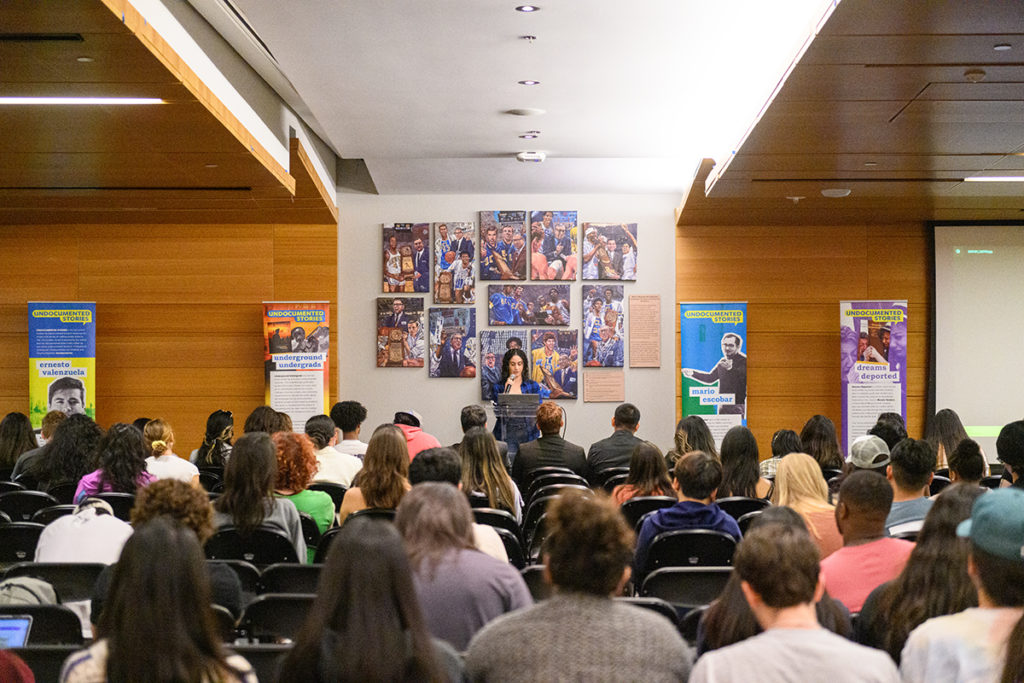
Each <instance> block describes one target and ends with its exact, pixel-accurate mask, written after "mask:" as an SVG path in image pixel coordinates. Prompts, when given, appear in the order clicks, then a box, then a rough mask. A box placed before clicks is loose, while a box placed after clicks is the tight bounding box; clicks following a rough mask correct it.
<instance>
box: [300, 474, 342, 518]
mask: <svg viewBox="0 0 1024 683" xmlns="http://www.w3.org/2000/svg"><path fill="white" fill-rule="evenodd" d="M308 488H309V490H311V491H323V492H324V493H326V494H327V495H329V496H330V497H331V500H333V501H334V511H335V512H337V511H338V510H340V509H341V504H342V502H343V501H344V500H345V492H346V491H348V489H347V488H346V487H344V486H342V485H341V484H336V483H334V482H331V481H314V482H313V483H312V484H310V485H309V486H308Z"/></svg>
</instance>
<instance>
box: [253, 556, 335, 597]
mask: <svg viewBox="0 0 1024 683" xmlns="http://www.w3.org/2000/svg"><path fill="white" fill-rule="evenodd" d="M323 568H324V566H323V565H322V564H284V563H282V564H272V565H270V566H269V567H267V568H266V569H264V570H263V573H262V574H261V575H260V583H259V592H260V593H316V589H317V585H318V584H319V583H320V572H321V570H322V569H323Z"/></svg>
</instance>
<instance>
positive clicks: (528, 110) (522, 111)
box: [505, 107, 547, 116]
mask: <svg viewBox="0 0 1024 683" xmlns="http://www.w3.org/2000/svg"><path fill="white" fill-rule="evenodd" d="M505 113H506V114H512V116H540V115H541V114H546V113H547V112H546V111H544V110H543V109H536V108H534V107H516V108H515V109H509V110H508V111H506V112H505Z"/></svg>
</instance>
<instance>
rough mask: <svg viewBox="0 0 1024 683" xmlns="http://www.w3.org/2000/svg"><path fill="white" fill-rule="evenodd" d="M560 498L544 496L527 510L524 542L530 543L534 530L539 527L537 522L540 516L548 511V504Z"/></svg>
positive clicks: (524, 516) (524, 523) (524, 517)
mask: <svg viewBox="0 0 1024 683" xmlns="http://www.w3.org/2000/svg"><path fill="white" fill-rule="evenodd" d="M557 497H558V496H544V497H543V498H535V499H534V500H533V502H531V503H530V505H529V507H527V508H526V514H525V515H523V540H524V542H527V543H528V542H529V540H530V536H532V535H533V529H534V527H536V526H537V521H538V520H539V519H540V516H541V515H543V514H544V511H545V510H547V506H548V503H550V502H551V501H553V500H554V499H555V498H557Z"/></svg>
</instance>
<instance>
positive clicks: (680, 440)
mask: <svg viewBox="0 0 1024 683" xmlns="http://www.w3.org/2000/svg"><path fill="white" fill-rule="evenodd" d="M672 442H673V448H672V450H671V451H669V452H668V453H666V454H665V465H666V466H667V467H668V470H669V471H670V472H671V471H672V470H673V469H674V468H675V466H676V461H677V460H679V458H681V457H683V456H684V455H686V454H687V453H692V452H693V451H701V452H702V453H707V454H708V455H713V456H715V457H716V458H717V457H718V448H717V447H716V446H715V440H714V438H712V436H711V430H710V429H708V425H707V423H706V422H704V419H703V418H701V417H700V416H699V415H687V416H686V417H684V418H683V419H682V420H680V421H679V423H678V424H677V425H676V433H675V435H673V437H672Z"/></svg>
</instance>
